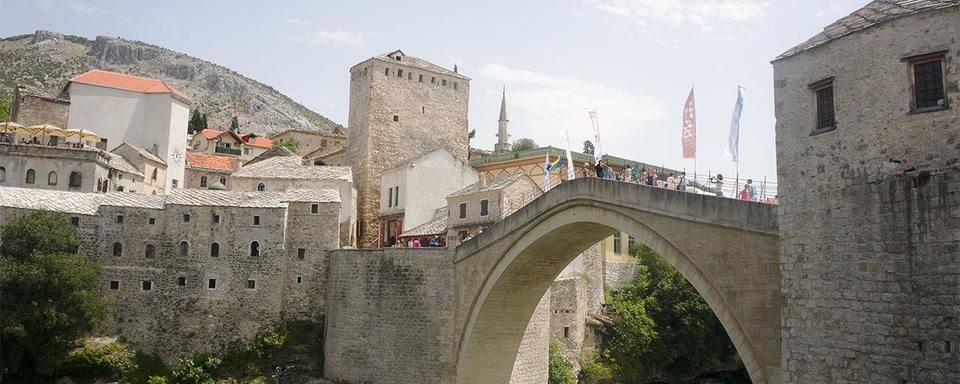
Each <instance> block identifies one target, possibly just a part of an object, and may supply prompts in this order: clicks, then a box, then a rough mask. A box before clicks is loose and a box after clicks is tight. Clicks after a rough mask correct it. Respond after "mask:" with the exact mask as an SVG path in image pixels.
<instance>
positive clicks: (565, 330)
mask: <svg viewBox="0 0 960 384" xmlns="http://www.w3.org/2000/svg"><path fill="white" fill-rule="evenodd" d="M563 338H564V339H569V338H570V327H563Z"/></svg>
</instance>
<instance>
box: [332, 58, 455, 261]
mask: <svg viewBox="0 0 960 384" xmlns="http://www.w3.org/2000/svg"><path fill="white" fill-rule="evenodd" d="M388 60H389V61H388ZM410 60H418V59H415V58H412V57H408V60H407V61H396V60H394V59H389V58H380V57H377V58H372V59H369V60H366V61H364V62H362V63H360V64H357V65H355V66H354V67H353V68H351V69H350V112H349V115H348V124H347V125H348V126H349V127H350V129H349V130H348V135H349V137H348V143H350V144H349V146H348V147H347V153H346V162H347V164H349V165H351V166H352V167H353V175H354V182H355V185H356V188H357V191H358V221H359V222H360V227H361V231H360V241H359V244H360V246H361V247H367V246H371V245H373V244H375V240H376V239H377V236H378V234H379V221H378V220H379V218H378V216H379V212H380V201H379V196H380V174H381V172H383V171H384V170H387V169H390V168H393V167H396V166H398V165H400V164H403V163H405V162H407V161H409V160H412V159H415V158H417V157H419V156H421V155H424V154H426V153H429V152H432V151H434V150H437V149H446V150H447V151H448V152H450V153H451V154H453V155H454V156H456V157H457V158H459V159H461V160H464V161H466V159H467V133H468V132H467V131H468V129H467V101H468V99H469V95H470V81H469V79H466V78H463V77H462V76H453V75H450V74H448V73H440V72H439V71H434V70H428V69H424V68H425V66H413V65H411V64H410V63H411V61H410ZM398 69H401V70H403V75H402V76H398ZM420 76H423V81H422V82H421V81H420ZM431 78H434V79H435V82H433V83H432V82H431ZM441 81H444V82H446V85H441V84H442V83H441ZM454 83H457V87H456V88H454V86H453V85H454ZM394 116H396V120H398V121H394V120H395V118H394Z"/></svg>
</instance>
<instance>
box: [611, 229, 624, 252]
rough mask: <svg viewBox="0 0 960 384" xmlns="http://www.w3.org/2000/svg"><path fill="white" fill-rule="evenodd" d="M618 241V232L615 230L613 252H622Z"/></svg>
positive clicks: (621, 246)
mask: <svg viewBox="0 0 960 384" xmlns="http://www.w3.org/2000/svg"><path fill="white" fill-rule="evenodd" d="M620 243H621V241H620V232H617V233H615V234H613V253H623V245H621V244H620Z"/></svg>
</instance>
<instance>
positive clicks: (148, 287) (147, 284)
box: [141, 280, 153, 291]
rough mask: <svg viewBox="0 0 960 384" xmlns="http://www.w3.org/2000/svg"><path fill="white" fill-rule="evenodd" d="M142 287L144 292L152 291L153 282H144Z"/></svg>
mask: <svg viewBox="0 0 960 384" xmlns="http://www.w3.org/2000/svg"><path fill="white" fill-rule="evenodd" d="M141 287H142V289H143V290H144V291H149V290H152V289H153V282H152V281H150V280H144V281H143V282H142V283H141Z"/></svg>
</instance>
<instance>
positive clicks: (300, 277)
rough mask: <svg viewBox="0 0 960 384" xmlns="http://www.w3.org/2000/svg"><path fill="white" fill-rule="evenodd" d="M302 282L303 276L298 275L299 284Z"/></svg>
mask: <svg viewBox="0 0 960 384" xmlns="http://www.w3.org/2000/svg"><path fill="white" fill-rule="evenodd" d="M302 282H303V276H297V284H300V283H302Z"/></svg>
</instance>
